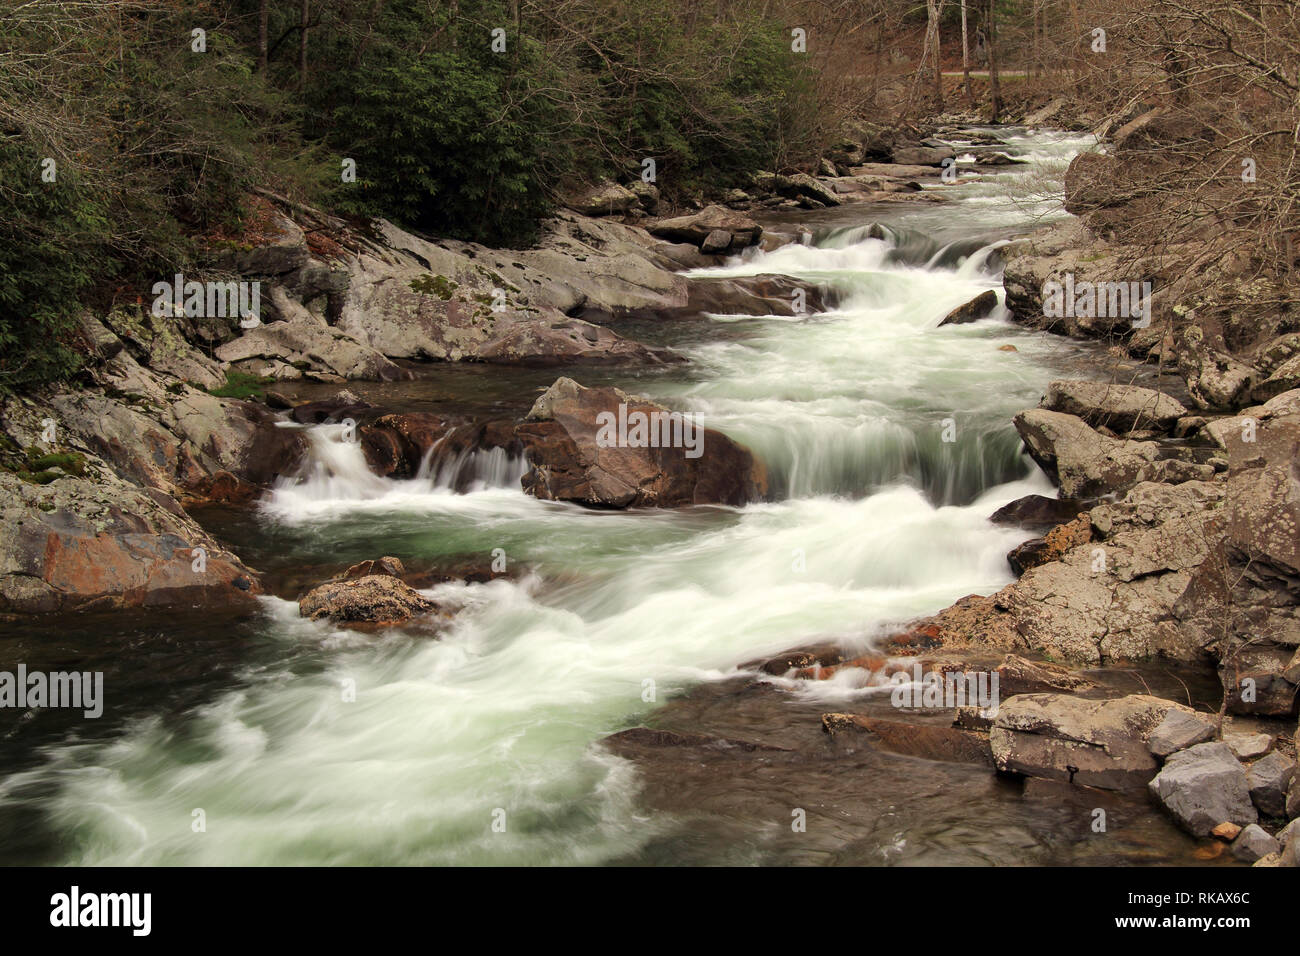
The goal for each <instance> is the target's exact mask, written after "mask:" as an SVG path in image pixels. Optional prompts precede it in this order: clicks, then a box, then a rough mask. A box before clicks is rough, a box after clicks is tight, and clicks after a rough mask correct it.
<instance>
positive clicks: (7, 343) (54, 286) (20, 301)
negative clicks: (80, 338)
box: [0, 136, 111, 392]
mask: <svg viewBox="0 0 1300 956" xmlns="http://www.w3.org/2000/svg"><path fill="white" fill-rule="evenodd" d="M41 160H42V156H41V153H40V152H39V151H38V150H36V149H35V148H34V147H33V146H32V145H31V144H29V143H26V142H23V141H22V140H21V139H19V138H18V137H17V136H11V137H9V138H7V139H5V140H2V141H0V392H10V391H15V390H19V389H22V388H24V387H26V386H30V385H34V384H38V383H40V382H46V381H52V380H60V379H64V378H67V377H68V376H69V375H71V374H72V373H73V372H75V371H76V369H77V367H78V364H79V359H78V356H77V353H76V352H75V351H74V350H73V349H72V348H70V347H69V339H70V337H71V333H72V331H73V329H74V327H75V325H76V315H77V310H78V308H79V307H80V306H79V302H78V297H79V296H80V295H81V293H82V292H83V290H85V289H86V288H87V287H88V286H89V285H90V284H91V283H92V282H93V281H94V280H95V279H96V278H97V276H96V272H97V271H98V270H102V269H105V268H107V267H109V266H110V264H111V263H110V260H109V259H108V258H107V257H106V256H105V255H104V254H103V251H102V240H103V233H104V231H105V227H106V214H105V209H104V205H103V203H102V201H100V200H99V199H98V198H97V197H95V196H94V195H93V193H91V192H89V191H88V190H86V189H84V188H83V187H82V186H80V185H79V184H78V182H77V178H76V175H75V172H73V171H71V170H69V171H66V172H64V173H62V174H61V175H60V174H59V173H58V171H57V167H55V170H56V176H58V177H59V178H57V179H56V181H55V182H53V183H45V182H42V181H41V171H42V167H41Z"/></svg>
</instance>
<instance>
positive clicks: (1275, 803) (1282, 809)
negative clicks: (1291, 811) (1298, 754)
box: [1246, 751, 1295, 817]
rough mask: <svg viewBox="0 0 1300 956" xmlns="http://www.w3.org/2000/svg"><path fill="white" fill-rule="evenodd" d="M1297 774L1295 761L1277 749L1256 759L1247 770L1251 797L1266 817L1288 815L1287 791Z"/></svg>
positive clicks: (1247, 781)
mask: <svg viewBox="0 0 1300 956" xmlns="http://www.w3.org/2000/svg"><path fill="white" fill-rule="evenodd" d="M1293 776H1295V761H1294V760H1292V759H1291V758H1289V757H1287V756H1285V755H1284V754H1280V753H1278V752H1276V751H1274V752H1273V753H1271V754H1269V755H1268V756H1266V757H1263V758H1262V759H1260V760H1256V761H1255V762H1254V763H1253V764H1251V765H1250V767H1249V768H1248V769H1247V771H1246V783H1247V785H1248V786H1249V787H1250V799H1251V800H1253V801H1254V803H1255V806H1256V807H1257V808H1259V812H1260V813H1262V814H1263V815H1264V816H1266V817H1284V816H1285V815H1286V791H1287V787H1289V786H1290V785H1291V778H1292V777H1293Z"/></svg>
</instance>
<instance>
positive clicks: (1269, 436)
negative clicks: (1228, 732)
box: [1220, 393, 1300, 717]
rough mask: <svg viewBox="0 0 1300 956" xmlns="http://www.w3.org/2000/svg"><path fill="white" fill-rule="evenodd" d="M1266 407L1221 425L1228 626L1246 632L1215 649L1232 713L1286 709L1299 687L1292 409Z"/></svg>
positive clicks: (1298, 445)
mask: <svg viewBox="0 0 1300 956" xmlns="http://www.w3.org/2000/svg"><path fill="white" fill-rule="evenodd" d="M1287 395H1295V393H1287ZM1287 395H1283V396H1279V398H1277V399H1274V400H1273V402H1274V403H1277V404H1276V405H1275V406H1274V408H1275V409H1277V410H1280V409H1282V408H1285V407H1286V406H1285V404H1284V403H1285V400H1286V399H1287ZM1270 404H1273V403H1270ZM1252 411H1253V410H1252ZM1272 411H1273V410H1269V409H1265V410H1264V411H1262V412H1261V413H1260V418H1259V420H1258V424H1257V427H1256V428H1255V429H1253V432H1254V433H1253V434H1252V433H1251V432H1250V431H1244V430H1242V429H1228V430H1227V432H1226V435H1227V437H1226V444H1227V454H1228V458H1229V461H1230V469H1229V472H1228V489H1227V496H1226V504H1227V507H1226V510H1227V525H1226V530H1227V540H1226V545H1227V547H1226V555H1225V559H1226V563H1227V577H1228V581H1229V582H1230V583H1231V585H1232V594H1231V604H1232V613H1231V619H1230V623H1231V626H1230V633H1231V634H1234V635H1250V636H1251V640H1250V641H1249V642H1248V643H1244V642H1241V641H1236V642H1233V643H1230V644H1229V645H1228V646H1226V647H1225V648H1224V649H1223V653H1222V655H1221V656H1222V658H1223V659H1222V663H1221V665H1220V675H1221V677H1222V679H1223V683H1224V687H1225V689H1226V690H1227V691H1228V693H1229V708H1230V709H1231V710H1232V711H1233V712H1234V713H1256V714H1268V715H1272V716H1279V717H1286V716H1291V715H1293V714H1294V713H1295V712H1296V702H1297V696H1298V693H1297V692H1298V691H1300V590H1298V589H1297V586H1296V582H1297V581H1298V580H1300V534H1297V529H1298V528H1300V483H1298V482H1297V471H1296V462H1297V460H1300V414H1283V415H1273V414H1272ZM1265 415H1268V416H1269V417H1267V418H1265V417H1264V416H1265ZM1247 439H1253V440H1247Z"/></svg>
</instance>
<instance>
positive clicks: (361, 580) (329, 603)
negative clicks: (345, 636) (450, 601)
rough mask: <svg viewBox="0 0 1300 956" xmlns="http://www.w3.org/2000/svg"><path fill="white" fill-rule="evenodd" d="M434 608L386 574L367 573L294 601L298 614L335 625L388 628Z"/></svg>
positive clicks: (335, 582) (398, 580)
mask: <svg viewBox="0 0 1300 956" xmlns="http://www.w3.org/2000/svg"><path fill="white" fill-rule="evenodd" d="M436 609H437V605H436V604H434V603H433V602H432V601H430V600H429V599H428V598H426V597H424V596H423V595H421V594H420V593H419V592H418V591H416V590H415V589H414V588H412V587H411V586H410V585H408V584H406V583H405V582H403V581H401V580H400V579H398V578H396V577H393V576H392V575H389V574H369V575H365V576H364V577H358V578H349V579H347V580H343V581H330V582H327V583H326V584H322V585H321V586H320V587H318V588H316V589H314V590H312V591H310V592H308V593H307V594H305V595H304V596H303V597H302V598H301V599H300V600H299V601H298V613H299V614H301V615H302V616H303V617H305V618H310V619H311V620H313V621H318V620H320V619H322V618H328V619H329V620H331V621H334V622H336V623H339V624H366V625H374V626H391V625H396V624H403V623H405V622H407V621H409V620H410V619H411V618H413V617H415V616H417V615H420V614H427V613H428V612H430V611H433V610H436Z"/></svg>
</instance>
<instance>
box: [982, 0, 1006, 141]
mask: <svg viewBox="0 0 1300 956" xmlns="http://www.w3.org/2000/svg"><path fill="white" fill-rule="evenodd" d="M996 3H997V0H988V6H987V10H988V23H987V24H986V25H985V27H984V33H985V36H986V41H985V42H986V43H987V44H988V48H989V93H990V95H991V97H992V99H993V116H992V118H991V120H990V122H993V123H996V122H998V118H999V117H1000V116H1001V115H1002V87H1001V85H1000V84H999V83H998V56H997V50H998V40H997V32H998V31H997V24H996V23H995V22H994V20H993V18H994V16H995V12H994V9H993V7H994V5H995V4H996Z"/></svg>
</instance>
